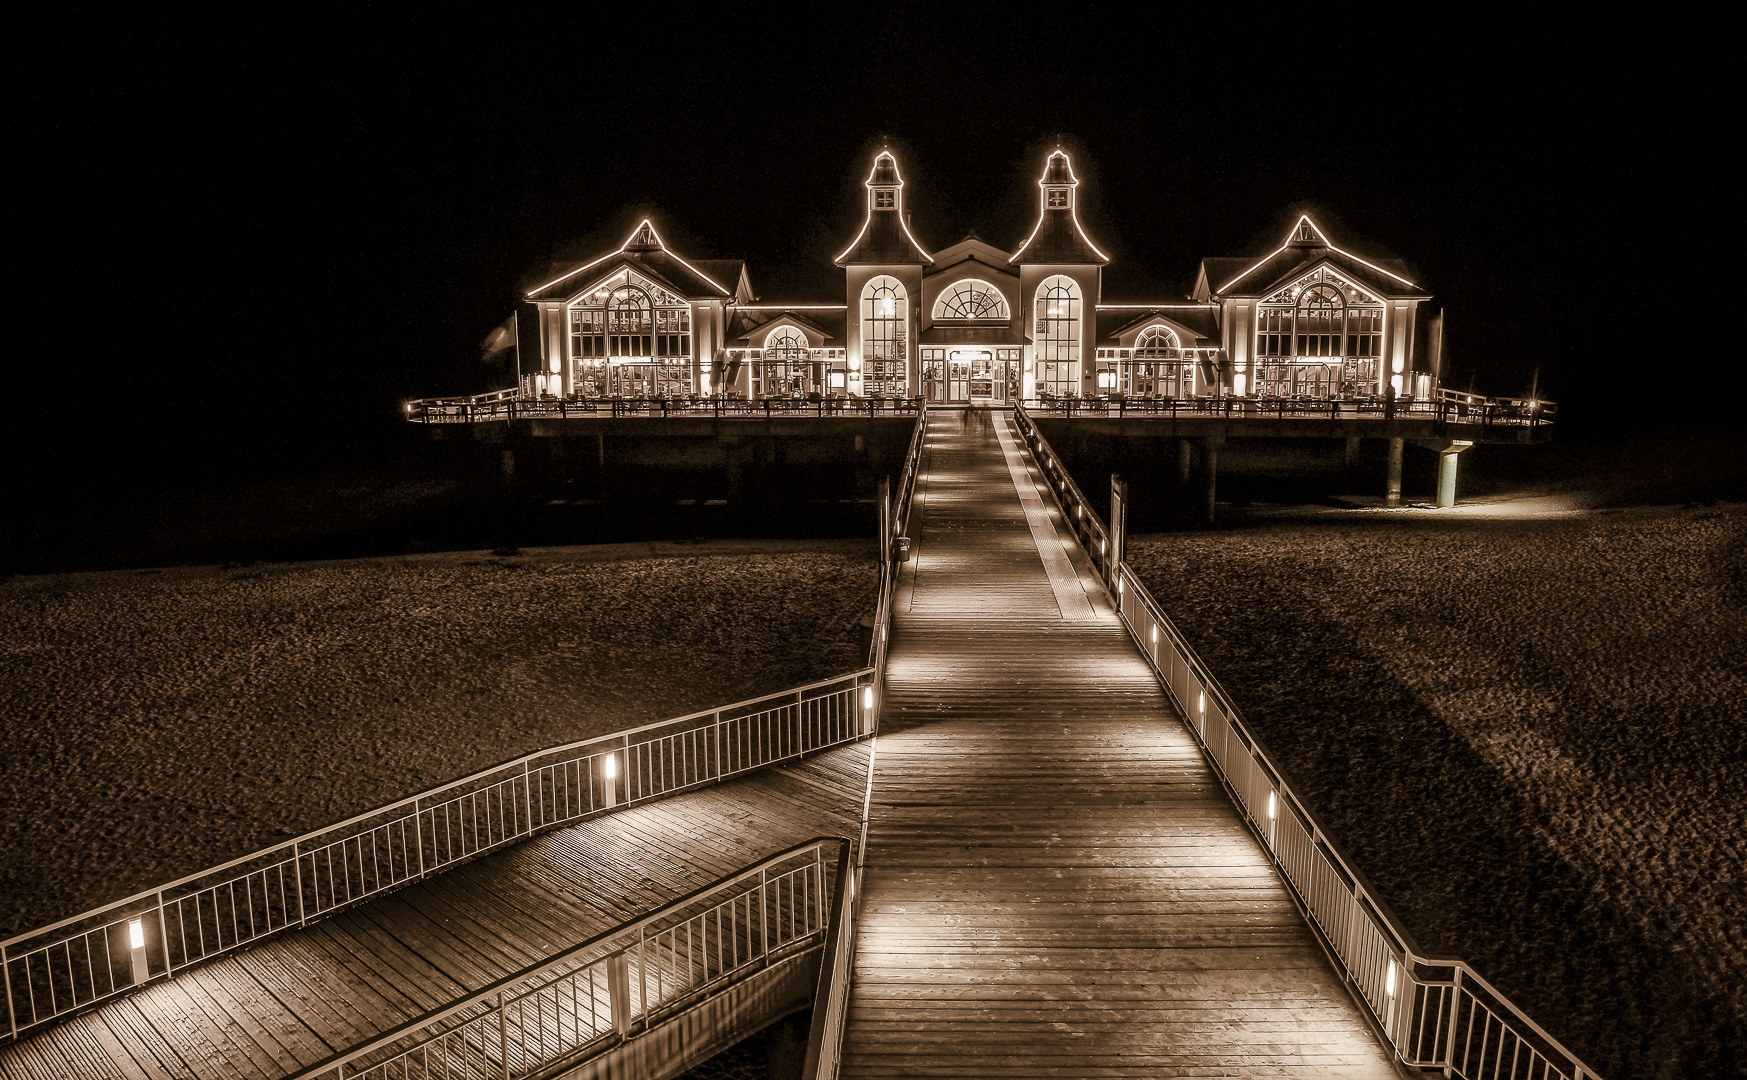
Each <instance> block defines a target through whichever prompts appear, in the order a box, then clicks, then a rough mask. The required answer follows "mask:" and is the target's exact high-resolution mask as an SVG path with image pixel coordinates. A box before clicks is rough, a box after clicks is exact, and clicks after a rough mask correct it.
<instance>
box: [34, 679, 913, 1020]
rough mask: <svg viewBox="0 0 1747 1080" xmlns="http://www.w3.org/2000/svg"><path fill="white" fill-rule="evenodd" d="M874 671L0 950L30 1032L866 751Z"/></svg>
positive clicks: (640, 733) (399, 810) (464, 791)
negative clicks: (410, 890) (830, 753)
mask: <svg viewBox="0 0 1747 1080" xmlns="http://www.w3.org/2000/svg"><path fill="white" fill-rule="evenodd" d="M877 677H878V669H877V668H874V667H868V668H863V669H861V670H859V671H855V672H851V673H849V674H847V675H841V676H838V677H837V678H835V679H825V680H822V681H819V682H814V683H808V684H807V685H805V686H799V687H795V688H793V689H790V690H784V691H780V692H778V693H775V694H766V695H763V696H762V697H756V698H751V699H748V700H746V701H741V702H736V703H734V704H732V705H725V706H722V707H720V708H716V709H708V710H704V711H702V712H696V713H691V714H688V715H686V716H681V717H676V718H674V719H671V720H663V721H658V722H656V723H653V724H644V725H642V726H640V727H635V728H630V729H627V730H625V731H620V732H614V733H612V734H608V735H600V736H595V737H593V738H589V739H583V740H580V741H578V742H571V743H565V744H562V745H559V746H553V747H548V748H546V749H544V750H537V751H534V752H533V753H530V754H524V755H522V756H520V757H516V758H512V759H510V760H508V761H505V762H503V763H501V764H499V765H495V766H493V767H491V768H489V769H483V770H481V771H479V772H475V773H472V774H470V775H468V776H464V777H461V778H460V779H457V780H452V781H450V782H448V783H446V784H442V785H439V786H437V787H434V788H431V789H429V790H426V791H423V792H420V793H419V794H417V795H412V796H408V797H406V798H402V799H396V800H394V801H392V802H389V803H385V804H383V805H382V806H379V807H377V808H376V809H374V810H370V811H366V812H365V813H362V814H356V815H353V816H352V817H349V818H346V819H345V820H343V821H340V822H337V823H335V824H333V825H329V826H326V827H325V828H322V829H317V830H315V831H313V832H309V833H305V834H303V835H302V836H299V837H297V838H295V839H292V840H287V841H284V842H282V843H279V844H275V845H273V846H271V847H267V848H262V849H261V850H259V851H256V852H254V853H252V854H249V855H244V856H242V857H240V858H236V859H232V860H230V861H228V862H225V863H221V864H219V865H218V866H215V867H211V868H209V869H206V870H203V871H199V872H197V873H194V874H190V875H187V876H185V877H180V878H177V879H176V880H174V881H171V882H169V883H167V884H164V885H160V886H157V887H156V888H153V889H147V890H144V891H142V892H138V893H134V894H133V895H132V896H128V897H125V898H123V899H121V900H118V901H115V902H114V903H110V904H105V905H103V906H102V907H99V908H94V909H92V910H90V911H87V912H84V913H83V914H80V915H75V916H72V917H71V918H67V919H61V920H59V921H58V922H54V923H50V924H48V925H46V926H41V927H38V928H36V929H34V930H29V931H26V932H25V933H22V934H17V935H14V936H12V937H10V938H7V939H6V940H4V941H0V975H3V976H4V983H3V988H4V992H5V1002H6V1015H5V1026H4V1027H0V1044H4V1043H5V1042H7V1041H10V1040H15V1039H17V1038H18V1037H19V1035H20V1033H21V1032H24V1031H27V1030H29V1029H32V1028H35V1027H38V1026H40V1025H42V1024H45V1023H48V1022H50V1021H52V1020H55V1019H57V1018H59V1017H63V1016H66V1015H68V1014H69V1013H72V1012H74V1011H77V1010H80V1009H84V1008H87V1007H90V1006H92V1005H95V1004H98V1003H100V1002H103V1001H106V1000H108V999H110V998H112V997H115V996H117V995H119V994H122V993H126V992H129V991H131V990H133V989H134V988H135V987H136V986H139V985H142V984H144V983H146V982H149V981H151V980H154V979H159V978H166V977H171V976H174V975H176V974H178V973H180V972H181V971H184V970H186V969H188V968H189V967H191V966H193V965H195V964H198V963H201V962H204V961H206V960H208V959H211V958H212V957H215V956H220V955H223V954H225V953H229V952H232V951H234V950H236V949H238V948H241V947H243V946H245V945H248V944H252V943H253V942H256V941H259V940H261V939H262V938H265V937H267V936H269V935H271V934H275V933H278V932H280V931H282V930H286V929H290V928H293V927H298V926H304V925H307V924H308V923H310V922H311V921H314V920H316V919H319V918H322V917H324V916H326V915H329V914H332V913H333V912H336V911H339V910H341V909H342V908H346V907H350V906H352V905H354V904H357V903H361V902H363V901H365V900H367V899H370V898H371V897H374V896H378V895H380V894H382V893H384V892H386V891H389V890H392V889H398V888H401V887H403V886H405V885H408V884H411V883H412V882H415V881H418V880H421V879H422V878H425V877H427V876H429V875H431V874H433V873H437V872H439V871H441V870H444V869H447V868H449V867H452V866H454V865H457V864H458V863H460V862H462V861H464V860H467V859H471V858H473V857H474V856H477V855H480V854H483V853H485V852H488V851H492V850H496V849H498V848H501V847H504V846H506V845H508V844H512V843H516V842H518V841H520V840H524V839H526V838H528V837H529V836H532V835H534V834H535V833H536V832H543V831H545V830H548V829H553V828H557V827H560V826H563V825H569V824H573V823H575V822H577V821H580V820H583V819H585V818H588V817H591V816H595V815H599V814H604V813H610V812H613V811H615V810H617V809H619V808H622V807H626V806H632V805H635V804H637V803H641V802H645V801H647V800H650V799H654V798H661V797H665V796H668V795H672V794H676V793H678V792H680V791H684V790H687V789H690V788H693V787H698V786H701V785H705V784H711V783H717V782H720V781H722V780H725V779H728V778H730V777H733V776H738V775H741V774H743V773H746V772H749V771H751V770H754V769H758V768H763V767H765V766H767V765H772V764H775V763H777V762H780V761H786V760H790V759H792V758H795V757H799V756H802V755H804V754H809V753H812V752H814V751H817V750H823V749H825V748H827V747H831V746H838V745H842V744H844V743H849V742H854V741H857V740H860V739H862V738H865V737H866V736H867V735H869V734H871V733H872V731H873V715H874V713H873V708H874V696H873V694H872V693H871V689H872V687H873V685H874V683H875V682H876V681H877Z"/></svg>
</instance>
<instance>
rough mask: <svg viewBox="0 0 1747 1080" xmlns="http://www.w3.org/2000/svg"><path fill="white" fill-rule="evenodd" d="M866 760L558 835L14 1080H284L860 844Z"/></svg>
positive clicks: (39, 1055)
mask: <svg viewBox="0 0 1747 1080" xmlns="http://www.w3.org/2000/svg"><path fill="white" fill-rule="evenodd" d="M867 760H868V744H867V743H859V744H856V745H853V746H845V747H841V748H839V749H836V750H827V751H825V752H823V753H821V754H818V755H816V756H814V757H810V758H808V759H806V760H805V761H802V762H796V763H794V764H790V765H781V766H775V767H772V768H768V769H764V770H762V771H761V772H758V773H755V774H753V775H752V776H748V777H744V778H742V779H738V780H730V781H727V782H726V783H723V784H720V785H717V786H714V787H709V788H702V789H700V790H697V791H692V792H687V793H685V794H680V795H675V796H673V797H672V798H668V799H662V800H659V801H656V802H649V803H644V804H643V805H641V806H633V807H630V808H628V809H625V810H621V811H619V812H618V813H616V814H609V815H606V816H604V817H598V818H594V819H592V820H589V821H586V822H583V823H582V824H580V825H575V826H572V827H569V828H564V829H558V830H555V831H553V832H550V833H545V834H543V835H541V836H537V837H534V838H533V839H531V840H527V841H524V842H523V843H520V844H517V845H515V846H514V847H511V848H507V849H505V850H503V851H500V852H497V853H495V854H491V855H487V856H485V857H483V858H480V859H477V860H475V861H473V862H470V863H466V864H465V865H462V866H460V867H457V868H456V869H454V870H450V871H447V872H445V873H442V874H439V875H436V876H434V877H431V878H428V879H426V880H425V881H423V882H420V883H419V884H417V885H413V886H409V887H408V888H405V889H401V890H399V891H397V892H394V893H390V894H389V895H387V896H384V897H382V898H380V899H377V900H373V901H370V902H369V903H366V904H362V905H360V906H358V907H355V908H351V909H348V910H346V911H344V912H341V913H340V914H338V915H335V916H333V917H331V918H327V919H323V920H322V921H320V922H318V923H315V924H313V925H311V926H309V927H307V928H305V929H302V930H294V931H291V932H288V933H285V934H281V935H279V936H276V937H273V938H269V939H267V940H266V941H263V942H261V943H260V944H258V945H255V946H253V947H251V948H248V949H244V950H242V951H240V952H237V953H233V954H231V955H229V956H225V957H222V958H220V959H217V960H214V961H212V962H211V963H207V964H202V965H201V966H199V967H197V968H195V969H194V970H192V971H189V972H187V973H185V974H183V975H180V976H178V977H176V978H175V979H171V980H168V981H160V982H157V983H153V984H151V985H150V986H147V987H145V988H144V989H141V990H139V991H138V992H136V993H133V994H129V995H127V996H126V997H123V998H119V999H117V1000H115V1001H112V1002H110V1003H108V1004H107V1005H104V1006H102V1007H101V1008H98V1009H94V1010H92V1011H90V1012H87V1013H81V1014H79V1015H76V1016H74V1017H73V1018H71V1019H70V1020H67V1021H65V1022H63V1023H61V1024H58V1025H56V1026H54V1027H51V1028H48V1029H47V1030H45V1031H43V1032H41V1033H39V1034H36V1035H33V1036H30V1037H27V1038H25V1039H23V1040H22V1041H20V1042H19V1043H16V1044H14V1045H11V1046H7V1047H5V1048H3V1049H0V1078H3V1080H109V1078H114V1080H123V1078H129V1080H131V1078H136V1077H138V1078H148V1080H170V1078H178V1080H180V1078H184V1077H199V1078H207V1077H210V1078H213V1080H231V1078H236V1077H249V1078H255V1080H277V1078H279V1077H284V1076H289V1075H290V1074H292V1073H295V1072H297V1071H298V1070H299V1069H301V1068H303V1067H304V1066H306V1065H312V1064H314V1063H316V1062H318V1061H321V1060H322V1059H324V1058H326V1057H327V1056H328V1055H330V1054H333V1053H336V1052H338V1051H340V1050H344V1049H347V1048H349V1047H352V1046H355V1045H357V1044H358V1043H359V1042H362V1041H364V1040H365V1039H368V1038H370V1037H372V1036H375V1035H378V1034H380V1033H382V1032H384V1031H387V1030H389V1029H390V1028H393V1027H395V1026H396V1025H398V1024H400V1023H403V1022H405V1021H407V1020H411V1019H414V1018H416V1017H418V1016H420V1015H423V1014H424V1013H425V1012H426V1011H428V1010H430V1009H434V1008H438V1007H441V1006H444V1005H447V1004H448V1003H449V1002H451V1001H452V1000H454V999H455V998H457V997H462V996H465V995H466V994H468V993H471V992H472V991H474V990H478V989H479V988H481V987H484V986H488V985H490V984H491V983H493V982H495V981H497V980H498V979H500V978H502V977H503V976H505V975H508V974H510V973H511V972H514V971H519V970H520V969H522V968H524V967H527V966H528V965H530V964H533V963H536V962H538V961H539V960H542V959H545V958H546V957H548V956H552V955H554V954H556V953H559V952H562V951H563V950H565V949H567V948H569V947H570V946H572V945H575V944H577V943H578V942H581V941H584V940H587V939H588V938H590V937H593V936H594V935H596V934H599V933H602V932H604V931H607V930H611V929H612V928H613V927H616V926H619V925H621V924H623V923H626V922H629V921H631V920H632V919H635V918H637V917H638V916H640V915H645V914H647V913H649V912H650V911H654V910H656V909H658V908H660V907H662V906H663V905H665V904H668V903H670V902H672V901H673V900H676V899H678V898H679V897H681V896H684V895H685V894H687V893H689V892H691V891H692V890H694V889H697V888H699V887H701V886H704V885H708V884H710V883H711V882H712V881H715V880H716V879H717V878H720V877H723V876H725V875H727V874H730V873H733V872H734V871H736V870H739V869H741V868H742V867H744V866H746V865H747V864H748V863H752V862H756V861H757V860H759V859H761V858H764V857H765V856H767V855H772V854H775V853H776V852H779V851H782V850H783V849H784V848H787V847H790V846H793V845H794V844H797V843H800V842H802V841H804V840H807V839H810V838H812V837H814V836H819V835H822V834H828V833H835V834H837V835H841V836H855V835H856V834H857V832H858V831H859V829H860V822H861V809H862V800H863V798H864V796H865V793H866V778H867Z"/></svg>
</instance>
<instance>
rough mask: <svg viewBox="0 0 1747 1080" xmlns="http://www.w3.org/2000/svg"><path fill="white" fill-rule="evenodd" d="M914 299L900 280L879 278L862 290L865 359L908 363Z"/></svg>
mask: <svg viewBox="0 0 1747 1080" xmlns="http://www.w3.org/2000/svg"><path fill="white" fill-rule="evenodd" d="M909 313H910V298H909V295H908V294H907V293H906V292H905V291H904V286H903V285H902V284H901V283H900V282H899V281H898V279H897V278H891V277H877V278H874V279H873V280H872V281H870V282H868V283H867V285H866V286H865V287H864V288H863V289H862V290H861V357H862V359H863V360H867V361H874V360H900V361H901V360H904V359H905V358H906V357H907V355H908V352H909V332H908V330H907V327H908V325H909Z"/></svg>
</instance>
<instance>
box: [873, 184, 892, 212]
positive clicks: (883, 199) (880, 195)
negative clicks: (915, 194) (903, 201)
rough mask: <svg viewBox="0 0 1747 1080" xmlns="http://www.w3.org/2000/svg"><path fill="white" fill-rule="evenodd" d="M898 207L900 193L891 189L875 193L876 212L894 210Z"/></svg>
mask: <svg viewBox="0 0 1747 1080" xmlns="http://www.w3.org/2000/svg"><path fill="white" fill-rule="evenodd" d="M897 205H898V193H897V192H895V191H892V190H890V189H883V190H880V191H876V192H874V209H875V210H892V209H895V208H896V207H897Z"/></svg>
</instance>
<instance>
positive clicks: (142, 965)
mask: <svg viewBox="0 0 1747 1080" xmlns="http://www.w3.org/2000/svg"><path fill="white" fill-rule="evenodd" d="M127 951H128V960H129V962H130V964H131V966H132V968H133V981H134V985H135V986H138V985H139V984H140V983H143V982H145V981H146V980H147V979H150V978H151V977H152V969H151V968H150V967H148V966H147V964H146V924H145V920H144V919H129V920H127Z"/></svg>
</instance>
